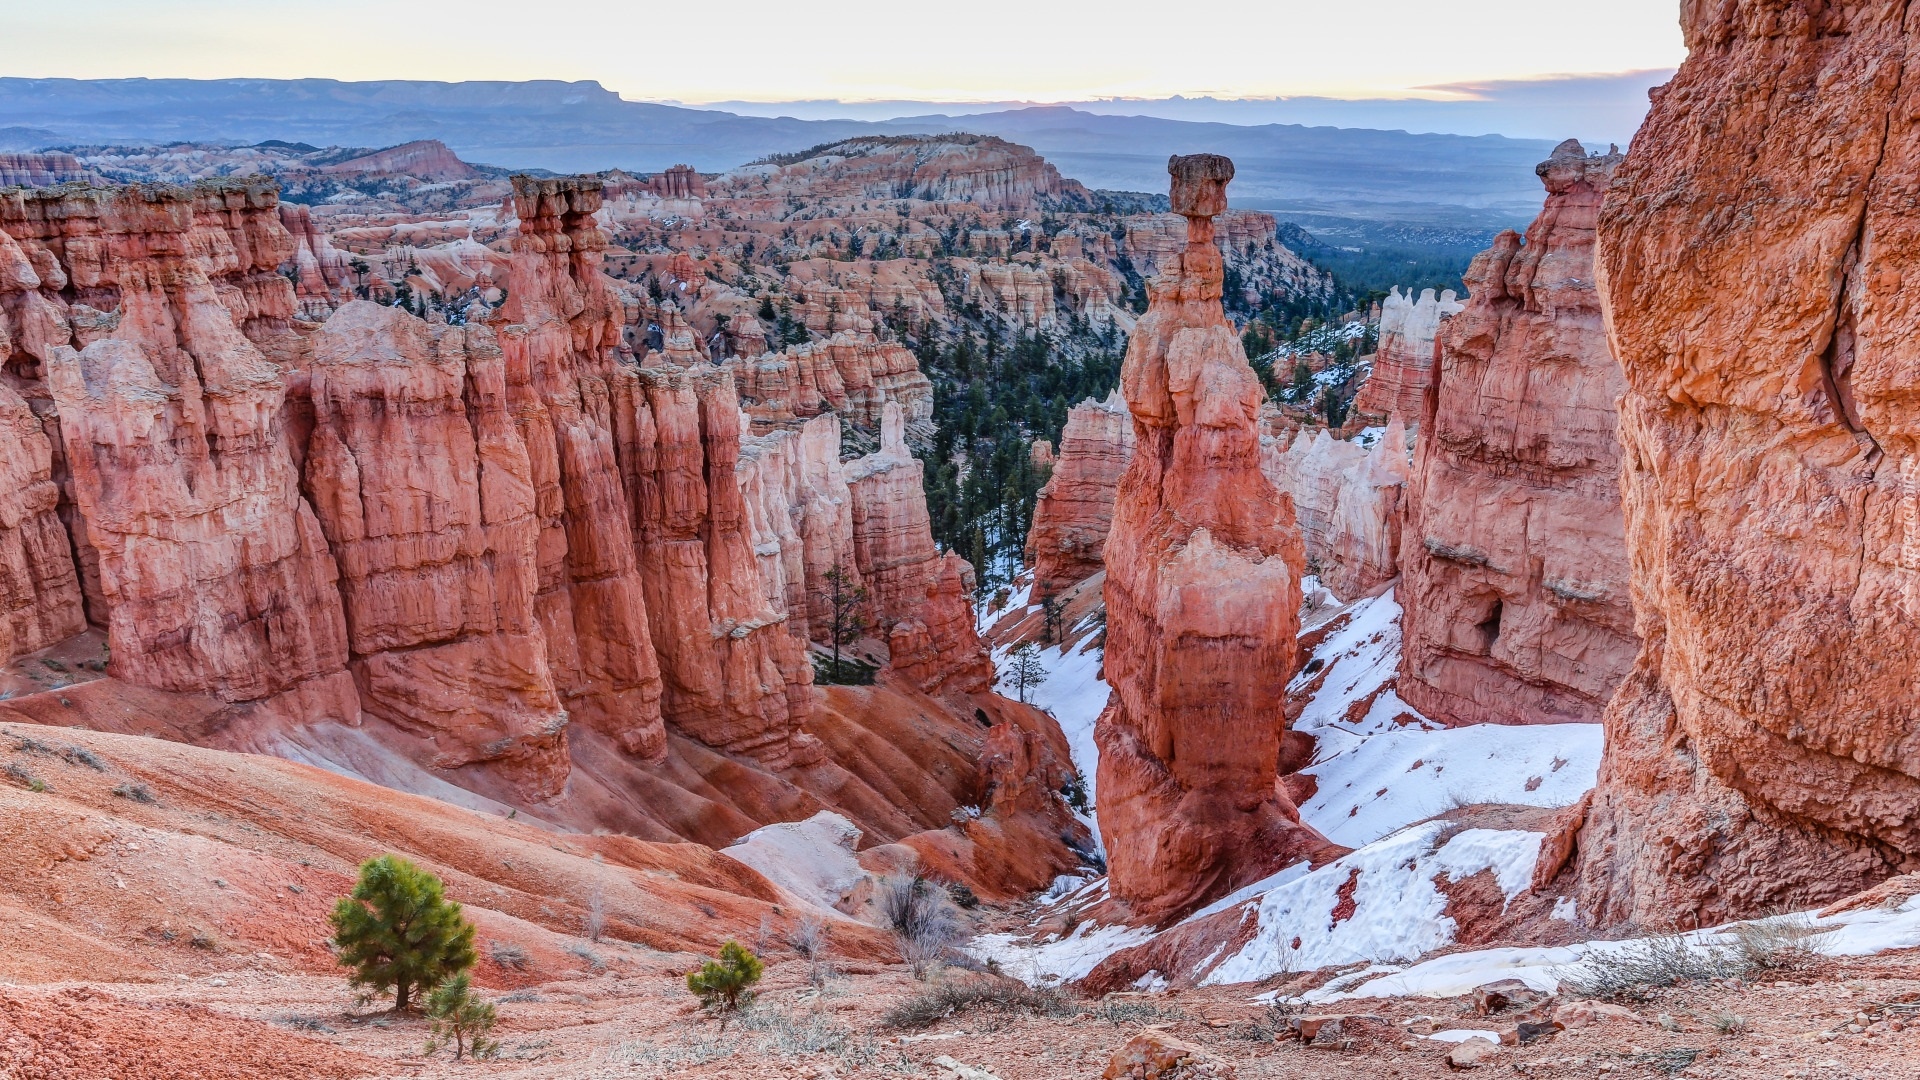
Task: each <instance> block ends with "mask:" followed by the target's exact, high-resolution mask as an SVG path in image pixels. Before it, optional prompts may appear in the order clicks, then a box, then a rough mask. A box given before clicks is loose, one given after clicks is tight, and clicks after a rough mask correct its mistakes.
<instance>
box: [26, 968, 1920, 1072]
mask: <svg viewBox="0 0 1920 1080" xmlns="http://www.w3.org/2000/svg"><path fill="white" fill-rule="evenodd" d="M594 951H595V952H596V953H597V954H599V956H600V957H601V959H602V962H603V963H602V966H601V967H600V968H599V969H597V970H596V969H595V968H593V967H592V966H591V965H589V964H587V963H586V962H584V961H582V962H580V963H578V964H577V965H575V966H573V967H572V968H571V969H570V970H564V971H551V972H546V973H543V975H542V977H540V978H538V979H536V980H533V981H531V982H530V983H529V985H527V986H524V987H522V988H521V989H519V990H517V991H514V992H513V993H511V994H509V995H507V996H506V997H505V998H504V999H503V1000H502V1001H501V1004H500V1005H499V1012H500V1028H499V1029H498V1034H499V1035H500V1037H501V1041H502V1049H501V1053H500V1055H499V1057H498V1058H497V1059H495V1060H492V1061H487V1062H472V1061H464V1062H459V1063H455V1062H453V1061H451V1060H450V1059H448V1058H447V1057H446V1055H445V1053H444V1052H443V1053H442V1054H440V1055H437V1056H435V1057H432V1058H427V1057H422V1056H421V1048H422V1046H423V1044H424V1043H425V1041H426V1038H427V1031H426V1025H425V1022H424V1021H423V1020H420V1019H418V1018H412V1017H397V1016H394V1015H392V1014H390V1013H387V1012H385V1011H382V1010H379V1009H368V1008H362V1007H357V1006H356V1005H355V1003H354V1001H353V998H352V996H351V994H350V993H349V992H348V991H347V989H346V987H345V984H344V982H343V981H342V980H340V979H338V978H335V977H331V976H325V975H315V974H298V973H291V972H285V971H275V970H272V969H271V968H270V967H269V966H267V965H265V964H256V963H252V962H247V961H242V962H241V963H240V964H239V965H237V966H229V967H225V968H223V969H221V971H220V973H219V974H196V975H192V976H188V975H185V974H181V975H179V976H177V977H176V978H170V979H168V978H162V979H156V980H153V981H149V982H140V983H96V982H75V983H58V984H48V985H40V986H34V987H31V988H27V987H18V986H14V987H8V988H7V989H6V991H5V993H4V994H0V1074H4V1075H7V1076H10V1077H14V1078H18V1080H40V1078H60V1080H68V1078H74V1080H78V1078H81V1077H87V1078H93V1077H141V1078H153V1080H172V1078H181V1080H185V1078H189V1077H193V1078H201V1077H206V1078H228V1077H254V1076H303V1077H340V1078H346V1077H456V1076H469V1075H471V1076H495V1077H526V1078H533V1077H559V1076H566V1077H580V1078H599V1077H608V1078H611V1077H679V1076H685V1077H715V1078H718V1077H753V1078H767V1080H774V1078H794V1080H800V1078H805V1080H817V1078H823V1077H868V1076H872V1077H882V1076H923V1077H955V1076H957V1077H959V1078H960V1080H978V1076H979V1074H977V1073H968V1072H963V1071H960V1070H958V1069H956V1068H955V1067H954V1064H955V1063H957V1064H959V1065H964V1066H967V1067H970V1068H973V1069H980V1070H985V1071H986V1072H987V1073H989V1074H991V1075H992V1076H995V1077H999V1078H1000V1080H1054V1078H1067V1077H1087V1078H1092V1077H1098V1076H1099V1075H1100V1074H1101V1071H1102V1070H1103V1069H1104V1067H1105V1065H1106V1063H1107V1061H1108V1059H1109V1058H1110V1056H1111V1055H1112V1054H1113V1053H1114V1051H1115V1050H1117V1049H1118V1048H1119V1047H1120V1046H1122V1045H1123V1044H1125V1043H1126V1042H1127V1040H1128V1039H1129V1038H1131V1037H1132V1036H1134V1035H1135V1034H1137V1033H1139V1032H1141V1031H1143V1030H1148V1029H1153V1030H1156V1031H1159V1032H1162V1033H1164V1034H1167V1035H1171V1036H1174V1037H1176V1038H1178V1039H1180V1040H1183V1041H1185V1042H1188V1043H1192V1044H1195V1045H1198V1046H1200V1047H1202V1048H1204V1049H1205V1050H1206V1051H1208V1052H1210V1053H1211V1054H1213V1055H1214V1056H1215V1057H1216V1058H1217V1059H1219V1060H1221V1061H1224V1062H1227V1063H1230V1064H1231V1065H1232V1066H1233V1067H1234V1069H1235V1070H1236V1071H1237V1073H1238V1075H1239V1076H1240V1077H1242V1078H1243V1080H1245V1078H1254V1077H1275V1078H1280V1077H1285V1078H1298V1080H1323V1078H1325V1080H1334V1078H1342V1080H1344V1078H1349V1077H1354V1076H1367V1077H1400V1076H1433V1075H1439V1074H1445V1073H1450V1072H1452V1071H1455V1070H1454V1069H1453V1067H1452V1066H1450V1065H1449V1064H1448V1062H1447V1057H1448V1054H1449V1052H1450V1051H1451V1049H1452V1044H1450V1043H1448V1042H1446V1041H1443V1040H1438V1039H1432V1038H1426V1037H1420V1036H1414V1035H1408V1034H1405V1030H1406V1028H1407V1027H1408V1026H1409V1025H1410V1024H1417V1023H1420V1022H1421V1021H1430V1022H1431V1023H1432V1025H1433V1026H1434V1027H1436V1028H1437V1029H1439V1030H1442V1031H1445V1030H1448V1029H1475V1028H1479V1029H1498V1028H1499V1027H1501V1026H1502V1023H1501V1018H1500V1017H1497V1016H1496V1017H1482V1016H1479V1015H1476V1014H1475V1011H1474V1006H1473V1002H1472V1000H1471V999H1470V998H1453V999H1424V998H1403V999H1385V1000H1379V1001H1373V1002H1368V1003H1366V1008H1365V1009H1364V1010H1342V1011H1344V1012H1346V1013H1347V1015H1356V1014H1359V1015H1366V1016H1370V1017H1373V1018H1376V1019H1375V1020H1374V1021H1362V1022H1355V1021H1351V1020H1350V1021H1348V1028H1349V1030H1350V1031H1357V1032H1359V1033H1360V1034H1359V1036H1358V1037H1357V1038H1356V1039H1355V1040H1354V1045H1352V1046H1351V1047H1349V1048H1346V1049H1338V1048H1333V1049H1321V1048H1318V1047H1316V1046H1309V1045H1303V1044H1302V1043H1301V1042H1300V1041H1299V1040H1298V1039H1296V1038H1293V1037H1291V1036H1290V1035H1286V1036H1284V1037H1279V1038H1276V1031H1278V1032H1282V1033H1285V1032H1290V1030H1291V1029H1290V1028H1289V1026H1288V1015H1287V1013H1286V1011H1285V1010H1276V1009H1273V1008H1270V1007H1266V1006H1262V1005H1259V1004H1256V1003H1254V1001H1253V1000H1252V999H1253V997H1254V996H1255V992H1256V991H1257V988H1256V987H1249V986H1233V987H1213V988H1207V989H1201V990H1188V991H1184V992H1173V993H1164V994H1118V995H1109V996H1106V997H1104V998H1096V999H1078V998H1072V997H1064V998H1062V999H1061V1002H1060V1004H1059V1012H1060V1015H1054V1016H1033V1015H1025V1014H1014V1015H1008V1014H1001V1013H996V1012H992V1011H988V1010H985V1009H981V1010H976V1011H969V1012H964V1013H961V1014H960V1015H957V1016H954V1017H951V1018H949V1019H944V1020H941V1021H939V1022H937V1023H935V1024H934V1025H933V1026H931V1027H930V1028H927V1029H926V1030H923V1031H915V1032H910V1033H902V1032H899V1031H896V1030H891V1029H889V1028H888V1027H886V1026H885V1025H884V1024H883V1018H884V1017H885V1015H886V1013H887V1012H888V1011H889V1010H891V1009H893V1008H895V1007H896V1006H898V1005H900V1004H901V1003H902V1002H904V1001H906V1000H908V999H910V998H912V997H913V996H914V995H916V994H918V993H921V992H923V991H924V990H925V989H926V987H927V985H928V984H924V983H920V982H917V981H915V980H914V979H913V978H912V977H911V975H910V974H909V973H908V972H907V971H906V970H905V969H904V968H902V967H899V966H884V965H859V964H849V965H845V966H844V967H843V968H842V969H841V970H839V971H838V972H837V973H835V974H832V975H830V976H828V977H827V978H826V979H825V981H824V984H823V985H822V986H821V987H819V988H817V989H816V988H815V987H814V986H812V985H811V984H810V982H809V978H808V975H809V970H810V969H809V966H808V965H807V964H806V963H804V962H802V961H798V960H787V961H781V962H776V963H773V964H771V965H769V968H768V975H767V977H766V979H765V983H764V989H763V993H762V995H761V997H760V1000H759V1001H758V1002H757V1003H756V1004H755V1005H754V1006H753V1007H751V1008H750V1009H749V1010H748V1011H746V1012H745V1013H743V1014H741V1015H739V1016H738V1017H735V1018H732V1019H731V1020H730V1021H728V1022H726V1023H724V1024H723V1023H722V1022H721V1021H720V1020H718V1019H715V1018H712V1017H709V1016H707V1015H705V1014H704V1013H702V1012H701V1011H700V1010H699V1009H698V1007H697V1005H696V1003H695V1002H694V1000H693V999H692V997H691V996H690V995H689V994H688V993H687V992H686V990H685V987H684V984H683V982H682V973H683V972H684V971H685V970H686V968H687V966H688V965H689V964H690V963H692V962H693V957H692V956H691V955H686V954H672V953H662V952H655V951H652V950H646V949H641V948H635V947H630V946H626V945H621V944H618V943H612V942H605V943H602V944H600V945H598V946H595V947H594ZM979 977H980V976H975V975H972V974H969V973H966V972H948V973H942V974H940V975H937V976H936V981H937V980H938V979H976V978H979ZM1916 1010H1920V955H1916V954H1915V953H1913V952H1906V953H1901V954H1894V955H1883V956H1879V957H1873V958H1868V959H1862V960H1856V961H1847V962H1844V963H1837V962H1824V963H1822V964H1821V965H1820V966H1819V967H1818V968H1817V969H1816V970H1808V971H1801V972H1795V973H1792V974H1791V975H1788V976H1786V977H1783V978H1781V979H1779V980H1778V981H1772V982H1762V983H1756V984H1751V985H1739V986H1725V985H1716V986H1703V987H1695V988H1688V989H1671V990H1665V991H1659V992H1656V993H1655V994H1654V995H1653V997H1652V998H1651V999H1650V1000H1648V1001H1646V1002H1644V1003H1641V1004H1636V1005H1633V1006H1632V1008H1631V1010H1630V1015H1624V1016H1619V1017H1615V1018H1607V1019H1602V1020H1599V1021H1596V1022H1593V1023H1591V1024H1589V1025H1588V1026H1585V1027H1576V1028H1571V1029H1569V1030H1566V1031H1563V1032H1560V1033H1558V1034H1555V1035H1552V1036H1549V1037H1546V1038H1543V1039H1540V1040H1539V1041H1536V1042H1534V1043H1532V1044H1531V1045H1527V1046H1515V1047H1509V1048H1503V1049H1502V1050H1501V1051H1500V1052H1499V1053H1498V1054H1497V1055H1496V1056H1495V1058H1494V1060H1493V1061H1492V1062H1491V1063H1490V1065H1491V1068H1492V1071H1493V1072H1494V1073H1495V1074H1504V1073H1507V1072H1509V1071H1510V1070H1511V1071H1512V1072H1517V1073H1521V1074H1524V1075H1529V1076H1543V1077H1589V1076H1596V1075H1609V1076H1616V1077H1666V1076H1690V1077H1756V1078H1757V1077H1768V1078H1776V1077H1789V1078H1799V1077H1804V1078H1807V1080H1814V1078H1820V1080H1826V1078H1829V1077H1831V1078H1835V1080H1838V1078H1841V1077H1866V1076H1874V1077H1877V1078H1886V1077H1898V1076H1910V1075H1916V1074H1920V1033H1916V1032H1915V1031H1914V1030H1912V1029H1910V1028H1908V1029H1906V1030H1901V1031H1894V1030H1891V1027H1890V1025H1891V1022H1892V1021H1895V1020H1898V1021H1900V1024H1899V1026H1902V1027H1904V1026H1905V1023H1906V1021H1905V1020H1902V1019H1901V1018H1903V1017H1911V1016H1913V1015H1914V1013H1915V1011H1916ZM1861 1014H1865V1016H1866V1018H1867V1019H1868V1020H1869V1024H1868V1025H1864V1026H1865V1027H1866V1028H1867V1030H1865V1031H1863V1032H1859V1033H1853V1032H1850V1031H1848V1025H1849V1024H1851V1023H1853V1022H1854V1021H1856V1020H1857V1019H1859V1018H1860V1016H1861ZM1730 1017H1738V1018H1740V1019H1741V1020H1742V1021H1743V1022H1744V1030H1739V1031H1727V1032H1723V1031H1720V1030H1717V1029H1716V1023H1718V1024H1719V1025H1720V1026H1722V1027H1734V1026H1737V1025H1735V1024H1734V1023H1733V1021H1731V1020H1729V1019H1727V1018H1730ZM1505 1026H1507V1027H1511V1026H1512V1023H1511V1021H1510V1020H1509V1021H1508V1022H1507V1023H1506V1025H1505ZM1423 1027H1424V1025H1423ZM1835 1032H1839V1034H1838V1035H1835V1034H1834V1033H1835Z"/></svg>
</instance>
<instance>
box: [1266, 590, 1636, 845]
mask: <svg viewBox="0 0 1920 1080" xmlns="http://www.w3.org/2000/svg"><path fill="white" fill-rule="evenodd" d="M1340 618H1344V619H1345V620H1346V621H1345V622H1344V623H1339V622H1337V621H1333V620H1330V621H1329V624H1330V625H1332V626H1334V627H1335V628H1334V629H1333V630H1332V632H1331V633H1329V634H1327V635H1326V637H1325V638H1324V640H1322V641H1321V642H1320V644H1319V646H1318V647H1316V648H1315V649H1314V650H1313V655H1312V656H1311V657H1310V658H1309V659H1308V661H1307V663H1306V665H1305V666H1304V668H1303V669H1302V671H1301V673H1300V674H1299V675H1298V676H1296V677H1295V678H1294V683H1293V686H1292V687H1291V690H1292V691H1293V692H1296V693H1298V692H1300V691H1301V690H1304V689H1306V688H1307V687H1309V686H1312V685H1313V684H1314V683H1315V681H1316V680H1317V681H1318V684H1319V685H1318V686H1317V687H1315V689H1314V691H1313V696H1312V697H1311V698H1310V699H1309V700H1308V702H1307V705H1306V708H1305V709H1304V710H1302V711H1301V714H1300V717H1299V719H1297V720H1295V721H1294V724H1293V728H1294V730H1296V731H1304V732H1306V733H1308V734H1310V735H1312V736H1313V737H1314V739H1315V740H1316V742H1317V743H1318V746H1317V749H1316V751H1315V754H1314V761H1313V764H1312V765H1310V766H1308V767H1307V768H1306V769H1304V770H1302V771H1303V772H1306V773H1307V774H1309V775H1311V776H1313V777H1314V778H1315V780H1316V781H1317V783H1318V787H1317V790H1316V791H1315V793H1314V795H1313V797H1312V798H1311V799H1308V800H1307V801H1306V803H1305V804H1304V805H1302V806H1301V807H1300V816H1301V817H1302V818H1304V819H1305V820H1306V821H1307V823H1308V824H1310V825H1312V826H1313V827H1314V828H1316V829H1319V830H1320V831H1321V832H1322V833H1324V834H1325V835H1326V837H1327V839H1329V840H1332V841H1334V842H1335V843H1340V844H1345V845H1347V846H1349V847H1358V846H1360V845H1363V844H1370V843H1372V842H1373V841H1375V840H1378V839H1380V838H1381V837H1384V836H1386V835H1388V834H1389V833H1392V832H1393V831H1394V830H1395V829H1399V828H1401V827H1403V826H1405V825H1409V824H1412V823H1413V822H1416V821H1424V820H1426V819H1427V818H1430V817H1432V816H1434V815H1435V814H1439V813H1443V812H1445V811H1447V810H1450V809H1452V808H1454V807H1457V806H1467V805H1474V804H1481V803H1510V804H1514V805H1519V806H1551V807H1557V806H1570V805H1572V804H1573V803H1575V802H1578V801H1579V799H1580V796H1581V795H1582V794H1584V793H1585V792H1586V791H1587V789H1589V788H1591V787H1593V784H1594V780H1595V778H1596V777H1597V776H1598V775H1599V770H1600V743H1601V737H1600V725H1599V724H1542V725H1536V726H1531V727H1510V726H1505V725H1497V724H1477V725H1474V726H1471V727H1462V728H1445V727H1441V726H1440V725H1439V724H1436V723H1434V722H1432V721H1430V720H1427V719H1426V718H1425V717H1423V716H1421V715H1420V714H1419V713H1416V712H1415V711H1414V710H1413V708H1412V707H1411V706H1409V705H1408V704H1407V703H1406V702H1404V701H1401V700H1400V696H1399V695H1398V694H1395V693H1394V692H1393V689H1392V688H1391V686H1390V685H1389V684H1390V683H1391V682H1392V680H1393V677H1394V673H1395V672H1396V671H1397V670H1398V668H1399V666H1400V605H1399V604H1397V603H1395V602H1394V596H1393V592H1392V591H1389V592H1387V593H1386V594H1385V595H1383V596H1378V597H1374V598H1371V599H1365V600H1360V601H1358V602H1356V603H1355V604H1354V605H1353V606H1352V607H1351V608H1350V609H1348V610H1347V611H1346V612H1345V613H1344V615H1342V616H1336V620H1338V619H1340ZM1362 704H1365V705H1366V706H1367V707H1366V711H1365V713H1364V714H1363V715H1362V716H1360V717H1359V718H1358V719H1356V720H1349V719H1347V716H1348V713H1349V712H1351V711H1355V709H1356V706H1359V705H1362Z"/></svg>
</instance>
